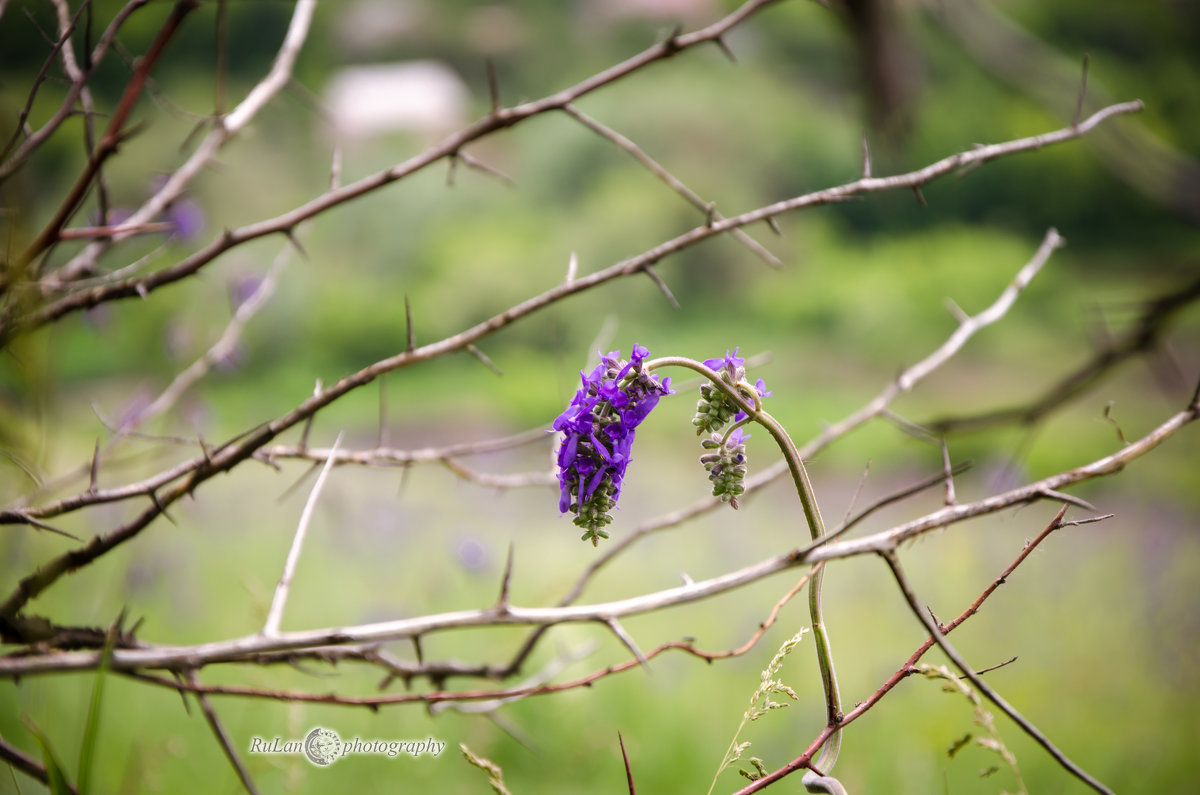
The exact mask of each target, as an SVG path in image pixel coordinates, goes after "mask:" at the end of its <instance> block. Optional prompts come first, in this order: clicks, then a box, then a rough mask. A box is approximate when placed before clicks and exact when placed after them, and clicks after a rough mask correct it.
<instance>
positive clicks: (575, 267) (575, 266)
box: [567, 251, 579, 284]
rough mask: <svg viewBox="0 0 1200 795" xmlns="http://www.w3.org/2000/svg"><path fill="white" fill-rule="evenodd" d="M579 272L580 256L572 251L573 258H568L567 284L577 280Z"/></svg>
mask: <svg viewBox="0 0 1200 795" xmlns="http://www.w3.org/2000/svg"><path fill="white" fill-rule="evenodd" d="M577 273H579V257H578V256H577V255H576V254H575V252H574V251H572V252H571V258H570V259H568V260H567V284H570V283H571V282H573V281H575V275H576V274H577Z"/></svg>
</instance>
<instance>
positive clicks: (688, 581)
mask: <svg viewBox="0 0 1200 795" xmlns="http://www.w3.org/2000/svg"><path fill="white" fill-rule="evenodd" d="M679 576H680V577H681V578H682V579H683V584H684V585H695V584H696V581H695V580H693V579H692V578H691V576H689V575H688V573H687V572H686V571H681V572H679Z"/></svg>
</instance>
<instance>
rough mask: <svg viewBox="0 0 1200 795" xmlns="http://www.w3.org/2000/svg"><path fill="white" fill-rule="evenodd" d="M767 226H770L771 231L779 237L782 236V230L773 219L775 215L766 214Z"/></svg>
mask: <svg viewBox="0 0 1200 795" xmlns="http://www.w3.org/2000/svg"><path fill="white" fill-rule="evenodd" d="M767 226H769V227H771V231H772V232H774V233H775V234H776V235H778V236H779V237H783V230H782V229H780V228H779V222H778V221H776V220H775V216H773V215H768V216H767Z"/></svg>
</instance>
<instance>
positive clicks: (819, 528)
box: [642, 356, 842, 791]
mask: <svg viewBox="0 0 1200 795" xmlns="http://www.w3.org/2000/svg"><path fill="white" fill-rule="evenodd" d="M671 366H675V367H686V368H688V369H690V370H695V371H696V372H697V373H700V375H702V376H704V377H705V378H707V379H708V380H709V381H711V382H712V383H713V384H715V385H716V387H717V388H718V389H720V390H721V391H722V392H724V393H725V394H726V395H728V396H729V397H730V398H731V399H732V400H733V402H734V403H735V404H736V405H737V406H738V407H739V408H740V409H741V410H742V411H744V412H746V416H747V419H748V420H750V421H753V422H757V423H758V424H759V425H761V426H763V427H764V428H766V429H767V432H768V433H770V434H771V436H772V438H774V439H775V444H776V445H778V446H779V450H780V451H781V452H782V453H783V457H784V460H785V461H787V465H788V470H789V471H790V472H791V475H792V481H793V482H794V483H795V484H796V494H797V495H798V496H799V497H800V505H801V507H802V508H803V509H804V519H805V521H806V522H807V523H808V530H809V533H810V534H811V535H812V540H813V541H817V540H819V539H821V538H823V537H824V536H825V523H824V521H822V519H821V511H820V508H818V507H817V497H816V494H815V493H814V492H813V487H812V481H810V480H809V477H808V470H807V469H805V468H804V461H803V460H801V458H800V453H799V452H798V451H797V450H796V444H795V443H794V442H793V441H792V438H791V437H790V436H788V433H787V431H786V430H785V429H784V427H783V426H782V425H781V424H780V423H779V421H778V420H776V419H775V418H774V417H772V416H771V415H770V414H768V413H767V412H765V411H763V410H762V405H761V403H760V402H759V401H758V400H755V401H753V403H751V402H750V401H747V400H746V398H745V396H744V395H743V394H741V393H740V391H739V390H738V389H737V386H730V385H729V384H727V383H726V382H725V381H724V380H722V378H721V376H720V375H719V374H718V373H717V372H716V371H715V370H713V369H712V368H710V367H707V366H705V365H704V364H701V363H700V362H697V361H693V360H692V359H688V358H685V357H682V356H664V357H662V358H659V359H653V360H651V361H648V362H646V363H644V364H643V365H642V367H643V368H644V369H645V370H648V371H650V370H655V369H657V368H659V367H671ZM752 394H755V393H753V391H752ZM731 430H732V429H731ZM823 575H824V568H823V567H821V566H817V567H816V568H814V569H813V577H812V581H811V582H809V584H808V612H809V618H810V620H811V621H812V630H813V637H814V638H815V640H816V643H815V645H816V649H817V665H818V667H819V668H820V671H821V684H822V686H823V687H824V690H825V709H826V716H825V719H826V721H827V723H828V724H829V725H830V726H835V725H837V724H838V723H840V722H841V720H842V708H841V695H840V694H839V693H838V684H837V673H836V671H835V670H834V667H833V650H832V647H831V645H830V643H829V633H828V631H827V630H826V628H825V621H824V615H823V612H822V608H821V583H822V580H823V579H824V576H823ZM841 745H842V734H841V731H835V732H833V734H831V735H830V737H829V741H828V742H827V743H825V747H824V748H823V749H822V750H821V756H820V758H819V759H818V760H817V762H816V764H815V767H816V768H817V769H818V770H820V771H821V773H822V774H825V775H823V776H809V775H808V774H806V775H805V777H804V782H805V785H806V786H808V785H809V784H810V783H814V784H816V785H818V786H826V787H827V786H830V785H831V784H832V785H837V786H838V787H839V788H840V784H837V782H836V780H831V781H823V782H817V779H828V773H829V771H830V769H831V768H832V767H833V765H834V763H835V762H837V757H838V751H839V750H840V749H841ZM809 772H810V773H811V771H809ZM810 778H811V779H812V781H810ZM817 791H821V790H817Z"/></svg>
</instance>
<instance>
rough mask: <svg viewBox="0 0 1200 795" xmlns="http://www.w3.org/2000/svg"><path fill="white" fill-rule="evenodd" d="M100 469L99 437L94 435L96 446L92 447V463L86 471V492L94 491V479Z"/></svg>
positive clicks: (92, 492) (91, 492)
mask: <svg viewBox="0 0 1200 795" xmlns="http://www.w3.org/2000/svg"><path fill="white" fill-rule="evenodd" d="M99 471H100V437H99V436H97V437H96V446H95V447H94V448H93V449H92V465H91V467H90V469H89V471H88V490H87V493H88V494H95V493H96V480H97V477H98V475H99Z"/></svg>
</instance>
